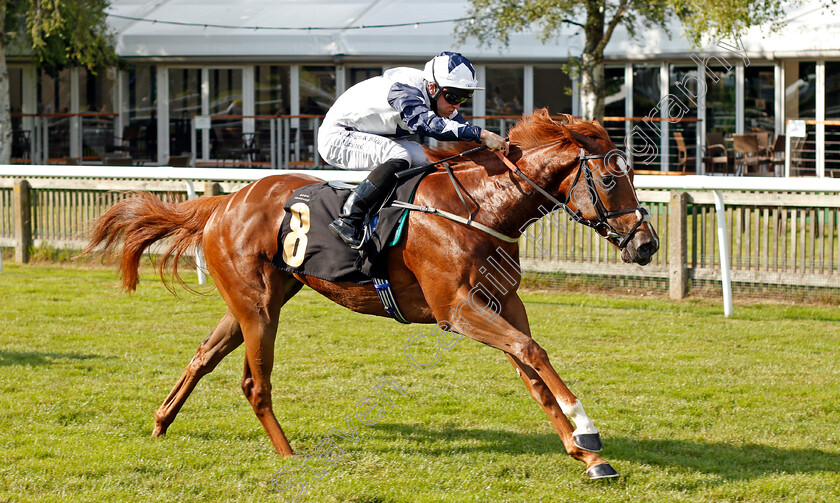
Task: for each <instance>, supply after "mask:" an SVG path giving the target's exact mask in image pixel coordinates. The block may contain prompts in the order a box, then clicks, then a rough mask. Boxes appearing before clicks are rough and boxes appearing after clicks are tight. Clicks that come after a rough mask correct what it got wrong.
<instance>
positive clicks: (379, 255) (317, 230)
mask: <svg viewBox="0 0 840 503" xmlns="http://www.w3.org/2000/svg"><path fill="white" fill-rule="evenodd" d="M423 176H424V174H418V175H416V176H414V177H411V178H408V179H406V180H405V181H401V182H400V184H399V185H398V186H397V188H396V191H395V192H394V193H393V194H392V195H391V196H390V197H389V198H388V199H387V200H386V203H385V205H384V207H383V208H382V210H381V211H380V212H379V213H378V215H376V217H374V218H373V219H372V220H373V221H374V224H375V227H374V228H373V229H370V230H368V232H370V233H371V234H370V239H368V240H367V242H366V243H365V246H364V247H363V249H362V250H353V249H352V248H350V247H349V246H347V244H345V243H344V241H342V240H341V239H340V238H339V237H337V236H336V235H334V234H333V233H332V232H331V231H330V229H329V228H328V226H329V225H330V223H331V222H332V221H333V220H335V219H336V217H337V216H338V213H339V211H340V210H341V207H342V206H343V205H344V201H345V200H346V199H347V196H348V195H349V194H350V190H351V189H352V187H353V185H349V184H344V183H341V182H321V183H314V184H311V185H305V186H303V187H301V188H299V189H298V190H296V191H294V192H293V193H292V195H291V197H289V199H288V200H287V201H286V203H285V205H284V206H283V209H284V210H286V215H285V216H284V217H283V223H282V225H281V226H280V232H279V234H278V236H277V253H276V254H275V255H274V257H273V258H272V260H271V265H272V266H274V267H276V268H278V269H280V270H283V271H287V272H293V273H298V274H302V275H305V276H312V277H315V278H320V279H324V280H327V281H334V282H335V281H351V282H353V283H358V284H365V283H370V282H371V281H373V278H374V277H376V278H387V277H388V276H387V273H386V271H387V269H386V267H385V253H384V252H385V250H386V249H387V248H388V247H390V246H393V245H395V244H396V243H397V242H398V241H399V239H400V237H401V233H402V230H403V229H404V224H405V221H406V220H407V216H408V215H407V211H408V210H406V209H404V208H394V207H392V206H391V205H390V203H391V202H392V201H393V200H399V201H407V202H411V201H413V199H414V192H415V191H416V190H417V186H418V185H419V184H420V181H421V180H422V178H423Z"/></svg>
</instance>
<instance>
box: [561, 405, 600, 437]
mask: <svg viewBox="0 0 840 503" xmlns="http://www.w3.org/2000/svg"><path fill="white" fill-rule="evenodd" d="M557 403H558V404H559V405H560V410H562V411H563V414H566V416H568V418H569V419H570V420H571V421H572V423H573V424H574V425H575V431H574V432H573V433H572V434H573V435H584V434H587V433H598V428H596V427H595V425H594V424H593V423H592V420H591V419H589V416H587V415H586V411H585V410H583V404H582V403H580V400H575V403H574V404H573V405H566V404H565V403H563V402H562V401H560V399H559V398H558V399H557Z"/></svg>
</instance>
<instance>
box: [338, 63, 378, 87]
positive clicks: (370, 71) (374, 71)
mask: <svg viewBox="0 0 840 503" xmlns="http://www.w3.org/2000/svg"><path fill="white" fill-rule="evenodd" d="M380 75H382V67H379V66H372V67H365V68H348V69H347V75H346V76H347V87H348V88H350V87H353V86H355V85H356V84H358V83H359V82H362V81H363V80H367V79H372V78H373V77H378V76H380Z"/></svg>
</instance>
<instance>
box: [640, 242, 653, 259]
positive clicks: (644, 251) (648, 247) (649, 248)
mask: <svg viewBox="0 0 840 503" xmlns="http://www.w3.org/2000/svg"><path fill="white" fill-rule="evenodd" d="M639 253H640V254H641V255H642V256H644V257H650V256H651V255H653V254H654V253H656V243H654V242H653V241H648V242H646V243H644V244H643V245H642V246H640V247H639Z"/></svg>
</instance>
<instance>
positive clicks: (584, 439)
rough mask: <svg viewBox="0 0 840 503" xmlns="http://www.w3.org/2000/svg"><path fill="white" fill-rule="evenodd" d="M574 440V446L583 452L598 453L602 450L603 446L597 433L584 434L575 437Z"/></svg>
mask: <svg viewBox="0 0 840 503" xmlns="http://www.w3.org/2000/svg"><path fill="white" fill-rule="evenodd" d="M574 439H575V445H576V446H577V447H578V448H579V449H583V450H584V451H589V452H598V451H600V450H601V449H603V448H604V444H602V443H601V435H600V434H599V433H584V434H581V435H575V436H574Z"/></svg>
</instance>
